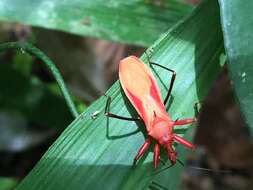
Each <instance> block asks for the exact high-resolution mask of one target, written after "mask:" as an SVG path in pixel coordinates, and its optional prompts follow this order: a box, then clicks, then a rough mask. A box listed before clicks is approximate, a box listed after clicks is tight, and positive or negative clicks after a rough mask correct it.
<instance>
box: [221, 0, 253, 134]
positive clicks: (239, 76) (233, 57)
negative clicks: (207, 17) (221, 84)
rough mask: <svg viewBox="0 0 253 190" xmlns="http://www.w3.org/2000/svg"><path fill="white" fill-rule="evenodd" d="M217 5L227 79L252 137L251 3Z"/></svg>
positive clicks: (252, 20) (252, 6)
mask: <svg viewBox="0 0 253 190" xmlns="http://www.w3.org/2000/svg"><path fill="white" fill-rule="evenodd" d="M219 1H220V10H221V20H222V27H223V35H224V39H225V48H226V53H227V58H228V68H229V73H230V77H231V79H232V81H233V86H234V89H235V92H236V95H237V99H238V101H239V103H240V108H241V111H242V113H243V116H244V118H245V121H246V123H247V125H248V126H249V127H250V130H251V135H253V85H252V84H253V67H252V60H253V47H252V44H253V36H252V28H253V17H252V8H253V1H247V2H245V1H239V0H234V1H225V0H219Z"/></svg>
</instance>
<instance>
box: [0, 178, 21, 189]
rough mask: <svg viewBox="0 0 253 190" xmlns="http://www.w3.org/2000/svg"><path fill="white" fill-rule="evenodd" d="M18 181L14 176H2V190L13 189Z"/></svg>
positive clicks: (0, 185) (0, 179) (0, 180)
mask: <svg viewBox="0 0 253 190" xmlns="http://www.w3.org/2000/svg"><path fill="white" fill-rule="evenodd" d="M17 183H18V182H17V180H15V179H13V178H7V177H0V190H11V189H13V188H14V187H15V186H16V185H17Z"/></svg>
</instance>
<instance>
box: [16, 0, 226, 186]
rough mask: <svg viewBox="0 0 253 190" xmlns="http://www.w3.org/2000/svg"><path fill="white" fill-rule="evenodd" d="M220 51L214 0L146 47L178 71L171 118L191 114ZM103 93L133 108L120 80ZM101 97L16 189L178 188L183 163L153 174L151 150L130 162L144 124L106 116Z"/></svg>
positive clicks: (126, 109)
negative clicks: (135, 161)
mask: <svg viewBox="0 0 253 190" xmlns="http://www.w3.org/2000/svg"><path fill="white" fill-rule="evenodd" d="M207 20H208V22H207ZM207 31H208V32H207ZM222 51H223V47H222V34H221V30H220V23H219V9H218V4H217V2H216V1H212V0H209V1H205V2H204V3H203V4H202V5H201V6H200V7H198V8H197V9H196V11H195V12H194V13H193V14H192V15H191V16H190V17H189V18H188V19H186V20H184V21H182V22H181V23H180V24H178V25H177V26H176V27H175V28H173V29H172V30H170V31H168V32H167V33H166V34H164V35H163V36H162V37H161V38H160V39H159V40H158V41H156V42H155V44H154V45H153V46H151V47H150V48H149V51H148V53H149V54H150V55H152V61H154V62H158V63H160V64H162V65H166V66H168V67H170V68H171V69H174V70H176V71H177V80H176V84H175V88H174V89H173V92H172V94H173V98H172V100H173V101H172V102H171V105H170V106H169V110H170V113H171V114H172V118H174V119H176V118H178V117H179V118H182V117H189V116H192V115H194V109H193V105H194V103H195V102H196V101H198V100H201V99H202V98H203V97H204V96H206V94H207V92H208V91H209V89H210V87H211V85H212V83H213V81H214V79H215V78H216V77H217V75H218V73H219V71H220V68H221V65H222V64H223V63H224V59H220V56H221V53H222ZM143 59H144V58H143ZM144 60H145V62H146V59H144ZM155 72H157V73H159V76H158V75H155V76H156V78H157V80H158V82H159V86H160V87H161V90H162V94H163V95H164V94H165V92H166V87H165V86H163V82H164V81H166V79H167V77H168V73H167V72H166V71H162V70H161V69H159V68H158V69H155ZM167 80H168V79H167ZM107 94H108V95H110V96H112V98H113V102H112V105H111V111H112V112H115V113H118V114H120V115H125V116H129V115H132V114H133V115H135V114H136V113H135V112H134V110H133V109H132V107H131V105H129V102H128V101H127V100H126V97H125V96H124V95H123V93H122V92H121V90H120V86H119V83H118V82H117V83H116V84H114V85H113V86H112V87H111V88H110V90H109V91H108V92H107ZM105 101H106V98H105V97H101V98H100V99H99V100H97V101H96V102H95V103H94V104H92V105H91V106H90V107H89V108H88V109H87V111H86V112H85V113H83V114H82V115H80V116H79V118H78V119H76V120H75V121H74V122H73V123H72V124H71V125H70V126H69V127H68V128H67V129H66V130H65V131H64V133H63V134H62V135H61V136H60V137H59V138H58V139H57V141H56V142H55V143H54V145H53V146H52V147H51V148H50V149H49V151H48V152H47V153H46V154H45V155H44V156H43V158H42V159H41V161H40V162H39V163H38V164H37V166H36V167H35V168H34V169H33V171H32V172H31V173H30V174H29V175H28V176H27V177H26V178H25V179H24V181H23V182H22V183H21V184H20V186H19V187H18V189H19V190H20V189H27V188H29V189H101V188H103V189H110V190H112V189H147V188H148V187H150V188H153V189H154V188H156V187H155V185H154V184H156V183H157V184H159V185H162V186H165V187H167V188H169V189H175V188H176V186H177V185H178V183H179V181H180V177H179V175H180V173H181V171H182V169H183V168H182V166H180V165H179V164H177V165H176V166H174V167H173V168H171V169H169V170H166V171H164V172H163V173H160V174H159V175H156V176H155V175H152V174H153V172H154V171H153V168H152V163H151V160H152V154H151V153H150V154H148V155H146V156H144V158H143V159H141V160H140V162H139V163H138V165H137V168H136V169H133V168H132V161H133V158H134V155H135V154H136V151H137V150H138V148H139V147H140V146H141V144H142V143H143V141H144V138H145V135H144V134H143V133H142V132H138V131H139V130H138V129H141V131H143V130H144V126H143V125H142V124H137V123H134V122H130V123H129V122H125V121H121V120H115V119H110V120H107V118H106V117H105V116H104V115H103V109H104V106H105ZM94 113H99V114H98V116H97V118H96V119H92V118H91V116H92V114H94ZM136 124H137V125H138V126H137V125H136ZM192 129H193V128H191V130H189V131H188V134H187V135H185V134H184V132H185V131H184V132H182V131H181V134H182V135H185V137H186V138H189V136H191V133H190V132H192ZM151 150H152V149H150V151H151ZM177 151H178V152H179V157H180V159H181V160H184V159H185V156H186V150H185V149H184V148H183V147H181V146H177ZM42 181H43V183H42Z"/></svg>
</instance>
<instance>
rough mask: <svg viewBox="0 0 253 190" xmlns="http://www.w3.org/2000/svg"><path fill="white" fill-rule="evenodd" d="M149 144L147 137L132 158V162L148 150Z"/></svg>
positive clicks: (149, 140)
mask: <svg viewBox="0 0 253 190" xmlns="http://www.w3.org/2000/svg"><path fill="white" fill-rule="evenodd" d="M150 144H151V138H150V137H149V138H148V139H147V140H146V141H145V142H144V143H143V145H142V146H141V148H140V149H139V151H138V153H137V155H136V156H135V158H134V164H135V163H136V162H137V161H138V160H139V159H140V157H142V155H143V154H144V153H145V152H146V151H147V150H148V147H149V145H150Z"/></svg>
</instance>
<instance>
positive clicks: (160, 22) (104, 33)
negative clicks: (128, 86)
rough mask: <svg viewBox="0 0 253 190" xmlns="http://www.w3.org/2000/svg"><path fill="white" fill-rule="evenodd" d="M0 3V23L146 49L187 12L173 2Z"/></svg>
mask: <svg viewBox="0 0 253 190" xmlns="http://www.w3.org/2000/svg"><path fill="white" fill-rule="evenodd" d="M155 2H156V1H153V0H127V1H126V0H117V1H115V0H110V1H106V2H105V1H103V0H92V1H87V0H85V1H83V0H71V1H62V0H54V1H52V0H36V1H34V0H12V1H11V3H10V1H9V0H1V2H0V20H3V21H9V22H19V23H22V24H29V25H33V26H40V27H45V28H50V29H55V30H62V31H65V32H70V33H73V34H79V35H85V36H90V37H96V38H102V39H107V40H113V41H118V42H125V43H130V44H136V45H142V46H148V45H151V44H152V43H153V42H154V41H155V40H156V39H157V38H158V37H159V35H160V34H161V33H163V32H165V31H166V30H167V29H168V28H169V27H171V26H172V25H173V24H175V23H176V22H177V21H179V20H180V19H181V18H183V17H184V16H185V15H187V14H188V13H190V11H191V10H192V7H190V6H189V5H186V4H183V3H179V2H178V1H175V0H167V1H160V2H161V3H159V1H157V2H158V3H155Z"/></svg>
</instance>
